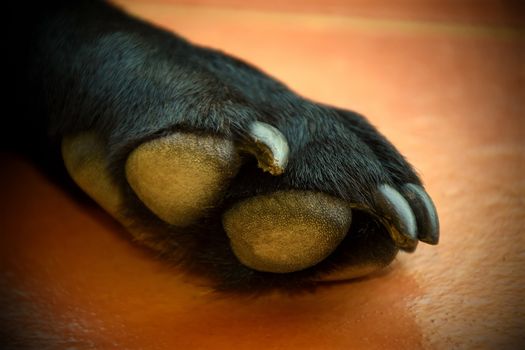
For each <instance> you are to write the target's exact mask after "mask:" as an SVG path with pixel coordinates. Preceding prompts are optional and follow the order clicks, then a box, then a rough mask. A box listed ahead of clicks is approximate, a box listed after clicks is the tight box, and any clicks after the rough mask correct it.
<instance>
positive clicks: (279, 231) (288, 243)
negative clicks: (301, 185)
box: [223, 191, 352, 273]
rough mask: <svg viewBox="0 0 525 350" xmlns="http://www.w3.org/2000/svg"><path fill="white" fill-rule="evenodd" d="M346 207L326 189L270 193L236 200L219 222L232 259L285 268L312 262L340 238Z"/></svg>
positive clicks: (270, 269)
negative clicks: (324, 191) (231, 250)
mask: <svg viewBox="0 0 525 350" xmlns="http://www.w3.org/2000/svg"><path fill="white" fill-rule="evenodd" d="M351 218H352V216H351V209H350V207H349V205H348V204H347V203H345V202H344V201H342V200H340V199H337V198H334V197H331V196H329V195H327V194H323V193H317V192H306V191H289V192H276V193H272V194H269V195H261V196H257V197H252V198H249V199H246V200H244V201H243V202H240V203H237V204H236V205H234V206H233V207H232V208H231V209H230V210H228V211H227V212H226V213H225V214H224V216H223V225H224V228H225V230H226V232H227V234H228V237H229V238H230V241H231V246H232V249H233V251H234V253H235V255H236V256H237V258H238V259H239V260H240V261H241V262H242V263H243V264H244V265H246V266H248V267H250V268H252V269H254V270H259V271H266V272H275V273H287V272H293V271H298V270H302V269H305V268H308V267H310V266H313V265H315V264H317V263H318V262H320V261H321V260H323V259H324V258H326V257H327V256H328V255H329V254H330V253H331V252H332V251H333V250H334V249H335V248H336V247H337V245H338V244H339V243H340V242H341V241H342V240H343V238H344V237H345V235H346V233H347V232H348V229H349V228H350V223H351Z"/></svg>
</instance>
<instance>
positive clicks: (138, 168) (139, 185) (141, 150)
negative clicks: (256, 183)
mask: <svg viewBox="0 0 525 350" xmlns="http://www.w3.org/2000/svg"><path fill="white" fill-rule="evenodd" d="M239 166H240V159H239V156H238V153H237V150H236V149H235V146H234V144H233V142H232V141H230V140H226V139H223V138H220V137H217V136H211V135H197V134H192V133H175V134H172V135H169V136H165V137H162V138H158V139H154V140H152V141H149V142H146V143H143V144H142V145H140V146H138V147H137V148H136V149H135V150H134V151H133V152H131V154H130V155H129V157H128V159H127V161H126V177H127V180H128V183H129V185H130V186H131V188H132V189H133V190H134V191H135V193H136V194H137V196H138V197H139V199H140V200H141V201H142V202H143V203H144V204H145V205H146V206H147V207H148V208H149V209H150V210H151V211H152V212H153V213H155V214H156V215H157V216H158V217H159V218H161V219H162V220H164V221H165V222H167V223H169V224H172V225H175V226H187V225H190V224H191V223H193V222H194V221H195V220H197V219H198V218H199V217H201V216H202V215H204V214H205V212H206V210H207V209H209V208H210V207H213V206H214V205H215V204H216V202H217V201H218V200H219V199H220V195H221V192H222V190H223V189H224V188H225V187H226V186H227V184H228V182H229V181H230V179H232V178H233V177H234V176H235V175H236V174H237V171H238V169H239Z"/></svg>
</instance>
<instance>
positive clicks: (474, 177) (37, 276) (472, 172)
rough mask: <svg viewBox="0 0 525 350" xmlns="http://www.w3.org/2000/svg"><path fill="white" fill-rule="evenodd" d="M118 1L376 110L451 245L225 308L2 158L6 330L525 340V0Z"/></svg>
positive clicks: (395, 343)
mask: <svg viewBox="0 0 525 350" xmlns="http://www.w3.org/2000/svg"><path fill="white" fill-rule="evenodd" d="M118 3H119V4H121V5H122V6H123V7H124V8H126V9H127V10H128V11H130V12H132V13H135V14H136V15H138V16H141V17H144V18H147V19H149V20H151V21H153V22H155V23H157V24H158V25H161V26H163V27H165V28H168V29H170V30H174V31H176V32H178V33H179V34H181V35H183V36H185V37H187V38H189V39H190V40H192V41H194V42H196V43H200V44H203V45H207V46H212V47H215V48H220V49H222V50H223V51H226V52H228V53H231V54H233V55H236V56H238V57H241V58H243V59H245V60H247V61H249V62H252V63H253V64H255V65H257V66H259V67H261V68H262V69H264V70H265V71H267V72H269V73H270V74H272V75H273V76H275V77H277V78H279V79H281V80H283V81H284V82H286V83H287V84H288V85H289V86H290V87H292V88H293V89H294V90H296V91H297V92H299V93H301V94H303V95H305V96H307V97H309V98H312V99H315V100H318V101H321V102H324V103H329V104H334V105H337V106H341V107H345V108H350V109H353V110H356V111H359V112H361V113H363V114H365V115H367V116H368V117H369V119H370V120H371V122H372V123H373V124H374V125H376V126H377V127H378V128H379V129H380V130H381V131H382V132H383V133H384V134H385V135H386V136H387V137H388V138H389V139H390V140H391V141H392V142H393V143H394V144H395V145H396V146H397V147H398V148H399V149H400V150H401V152H402V153H403V154H404V155H406V157H407V158H408V159H409V161H411V162H412V163H413V164H414V165H415V166H416V168H417V170H418V171H419V173H420V174H421V176H422V178H423V180H424V182H425V184H426V187H427V190H428V192H429V193H430V195H431V196H432V197H433V199H434V200H435V202H436V206H437V208H438V212H439V215H440V219H441V228H442V229H441V231H442V232H441V242H440V244H439V246H437V247H431V246H424V245H420V247H419V248H418V250H417V251H416V253H414V254H411V255H408V254H402V255H401V256H400V257H399V258H398V259H397V261H396V262H395V264H394V266H393V267H392V269H391V270H390V271H389V272H388V273H386V274H384V275H382V276H378V277H374V278H371V279H365V280H360V281H358V282H354V283H347V284H341V285H337V286H333V287H330V288H326V289H323V290H320V291H318V292H317V293H315V294H313V295H305V296H301V297H293V298H289V297H284V296H279V295H272V296H268V297H263V298H260V299H255V300H252V299H249V300H247V299H240V298H233V297H232V298H217V297H216V296H213V295H211V294H210V293H209V292H208V291H207V290H206V288H204V287H199V286H198V285H195V284H196V282H195V281H191V280H187V279H182V278H181V277H179V276H178V275H177V274H176V273H175V271H173V270H172V269H170V268H168V267H166V266H164V265H163V264H161V263H160V262H158V261H156V260H154V259H153V258H152V257H151V256H150V255H148V253H147V252H144V251H143V250H142V249H140V248H138V247H136V246H134V245H133V244H132V243H131V242H130V241H129V239H128V236H127V234H126V233H125V232H124V231H123V229H121V228H120V227H119V226H118V225H117V224H116V223H115V222H114V221H113V220H112V219H111V218H109V217H108V216H107V215H106V214H105V213H103V212H102V211H101V210H100V209H98V208H96V207H94V206H93V205H91V204H89V203H84V202H79V201H78V200H76V199H75V198H73V197H72V196H71V195H70V194H68V193H67V192H66V191H64V190H63V189H62V188H60V187H59V186H57V185H56V184H53V183H52V182H50V181H49V180H47V179H46V178H45V177H44V176H43V175H42V174H41V173H39V172H38V170H36V168H35V167H34V166H32V165H31V164H29V163H28V162H27V161H26V160H24V159H23V158H20V157H19V156H16V155H13V154H7V153H3V154H2V156H1V159H2V163H3V164H4V166H3V168H2V169H3V170H2V174H1V175H0V192H1V193H2V194H3V201H2V202H3V204H2V207H1V210H0V232H1V234H0V303H1V304H2V305H1V307H2V310H4V314H5V315H8V316H7V319H9V323H7V324H5V325H2V327H1V328H2V331H0V335H1V334H2V332H3V333H5V334H7V336H9V335H11V337H13V334H17V335H19V336H20V335H22V336H26V337H32V338H33V340H34V341H36V342H38V341H42V342H45V341H49V342H51V343H52V344H54V345H55V346H54V348H64V349H65V348H68V347H77V348H81V349H84V348H91V347H93V348H104V349H110V348H115V349H116V348H119V349H120V348H129V349H139V348H144V349H220V348H221V349H222V348H224V349H231V348H237V349H257V348H263V349H417V348H429V349H449V348H460V349H473V348H480V349H517V348H519V345H520V344H524V343H525V336H524V334H525V333H524V332H523V329H524V327H525V299H524V298H523V295H524V292H525V268H524V266H525V248H524V247H525V235H524V233H525V232H524V231H525V200H524V198H525V176H524V174H525V156H524V154H525V107H524V106H525V103H524V101H525V66H524V64H525V56H524V51H525V46H524V41H523V38H525V32H524V28H523V27H520V25H522V24H523V23H525V21H524V17H523V13H522V12H520V11H519V5H518V2H517V1H514V2H513V1H506V2H503V1H502V2H498V1H483V2H469V1H415V0H413V1H408V0H405V1H390V2H386V1H379V0H375V1H370V2H366V1H359V0H351V1H343V0H330V1H327V2H321V1H306V2H304V1H291V2H286V3H285V2H280V3H279V2H266V1H255V2H243V1H236V0H230V1H221V0H209V1H206V0H202V1H186V2H178V3H176V2H175V1H167V0H165V1H158V2H150V1H128V0H119V1H118ZM474 4H477V5H476V6H475V5H474ZM8 291H9V292H8ZM13 291H14V292H13ZM1 319H2V318H1V317H0V320H1ZM5 319H6V318H5V317H4V320H5ZM22 330H23V331H22ZM42 344H43V343H42Z"/></svg>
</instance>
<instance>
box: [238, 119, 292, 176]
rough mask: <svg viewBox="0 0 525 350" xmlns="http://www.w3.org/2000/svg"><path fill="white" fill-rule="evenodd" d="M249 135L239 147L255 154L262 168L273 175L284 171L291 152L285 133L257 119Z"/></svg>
mask: <svg viewBox="0 0 525 350" xmlns="http://www.w3.org/2000/svg"><path fill="white" fill-rule="evenodd" d="M249 137H250V139H249V141H248V142H244V143H243V144H241V145H239V149H240V150H241V151H245V152H248V153H250V154H252V155H254V156H255V158H256V159H257V162H258V166H259V168H261V169H262V170H264V171H267V172H269V173H270V174H272V175H281V174H282V173H284V170H285V168H286V165H287V163H288V154H289V152H290V149H289V147H288V142H287V141H286V138H285V137H284V135H283V134H282V133H281V132H280V131H279V130H278V129H276V128H275V127H273V126H271V125H270V124H267V123H263V122H258V121H256V122H253V123H252V124H251V125H250V129H249Z"/></svg>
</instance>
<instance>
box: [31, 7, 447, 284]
mask: <svg viewBox="0 0 525 350" xmlns="http://www.w3.org/2000/svg"><path fill="white" fill-rule="evenodd" d="M82 6H84V7H85V8H82V11H80V12H77V11H79V9H77V8H74V7H71V8H69V7H66V10H64V11H63V12H61V13H60V15H56V17H53V16H51V17H46V19H44V20H42V21H41V22H39V23H40V24H39V26H38V27H37V28H38V29H39V31H38V33H39V34H38V38H37V39H35V42H36V46H35V47H34V48H32V50H33V51H32V52H36V53H38V55H37V56H38V57H39V60H38V61H37V62H36V63H34V65H35V66H36V67H37V68H33V69H34V70H35V71H38V67H40V69H41V70H42V72H44V73H41V74H36V77H35V81H36V83H35V85H36V86H38V87H39V88H38V89H39V90H38V93H37V95H38V96H39V97H38V98H39V100H41V101H43V102H44V103H43V104H42V106H43V107H42V108H43V110H44V112H43V113H45V114H46V116H47V119H48V121H49V122H48V127H49V130H50V132H51V134H53V135H55V137H58V138H60V139H62V155H63V159H64V162H65V164H66V168H67V170H68V172H69V173H70V175H71V176H72V178H73V179H74V180H75V181H76V182H77V183H78V184H79V186H80V187H81V188H82V189H84V191H86V192H87V193H88V194H89V195H90V196H92V197H93V198H94V199H95V200H96V201H97V202H98V203H100V205H101V206H102V207H103V208H104V209H106V210H107V211H108V212H110V213H111V214H112V215H113V216H115V217H116V218H117V219H118V220H120V221H121V222H123V224H124V225H125V226H126V227H128V229H129V231H130V232H131V233H132V234H133V235H134V237H135V238H136V240H138V241H140V242H142V243H144V244H146V245H148V246H149V247H151V248H152V249H153V250H155V251H156V252H157V253H158V254H160V255H161V256H162V258H163V259H165V260H166V261H169V262H173V263H176V264H178V265H179V266H181V267H182V268H183V269H184V270H186V271H188V272H189V273H194V274H198V275H200V276H205V277H207V278H209V279H210V280H211V281H212V282H213V283H214V286H215V287H216V288H219V289H226V290H236V291H249V292H250V291H257V290H265V289H272V288H281V289H286V290H291V289H296V288H304V287H307V286H311V285H314V284H315V283H318V282H319V281H323V280H333V279H340V278H353V277H358V276H363V275H365V274H369V273H371V272H373V271H376V270H378V269H381V268H383V267H384V266H386V265H388V264H389V263H390V262H391V261H392V260H393V259H394V257H395V256H396V254H397V252H398V250H399V249H402V250H405V251H409V252H410V251H414V249H415V248H416V246H417V243H418V241H423V242H426V243H430V244H436V243H437V241H438V234H439V233H438V232H439V227H438V226H439V224H438V219H437V215H436V210H435V208H434V205H433V204H432V201H431V199H430V197H429V196H428V195H427V194H426V192H425V190H424V189H423V186H422V184H421V181H420V180H419V178H418V176H417V175H416V174H415V172H414V171H413V169H412V167H411V166H410V165H409V164H408V163H407V162H406V160H405V159H404V158H403V157H402V156H401V155H400V154H399V152H398V151H397V150H396V149H395V147H394V146H393V145H391V144H390V143H389V142H388V141H387V140H386V139H385V138H384V137H383V136H382V135H380V134H379V132H378V131H377V130H376V129H375V128H374V127H372V126H371V125H370V124H369V123H368V122H367V121H366V119H364V118H363V117H361V116H360V115H358V114H356V113H353V112H350V111H345V110H340V109H336V108H332V107H329V106H323V105H320V104H317V103H314V102H311V101H308V100H305V99H303V98H301V97H299V96H297V95H296V94H294V93H293V92H292V91H290V90H289V89H288V88H287V87H285V86H284V85H282V84H281V83H279V82H278V81H276V80H275V79H273V78H271V77H269V76H267V75H266V74H264V73H262V72H261V71H259V70H257V69H256V68H254V67H252V66H250V65H248V64H246V63H244V62H242V61H239V60H237V59H235V58H232V57H229V56H227V55H224V54H222V53H220V52H217V51H213V50H209V49H205V48H201V47H197V46H194V45H191V44H190V43H188V42H186V41H185V40H183V39H181V38H178V37H175V36H173V35H172V34H170V33H166V32H163V31H161V30H159V29H156V28H153V27H151V26H150V25H148V24H146V23H143V22H140V21H137V20H135V19H132V18H129V17H127V16H126V15H124V14H122V13H120V12H119V11H116V10H114V9H112V8H110V7H107V6H106V5H101V4H98V3H97V4H96V5H92V4H91V3H89V2H86V3H83V5H82ZM91 6H95V8H94V9H93V8H91ZM68 11H69V12H68ZM100 13H103V14H104V15H100ZM86 18H91V20H89V21H87V22H86ZM108 19H110V21H108ZM75 21H77V22H78V21H80V22H81V23H83V24H82V25H79V24H78V23H77V22H75ZM73 22H74V23H75V25H72V23H73ZM64 28H80V29H71V30H73V33H70V32H68V33H69V35H65V36H63V37H60V38H59V39H57V36H56V33H57V31H60V30H63V29H64ZM43 67H45V68H43ZM46 84H47V85H46ZM45 86H51V87H52V89H51V88H49V89H44V90H45V91H42V90H41V89H42V87H45Z"/></svg>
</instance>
